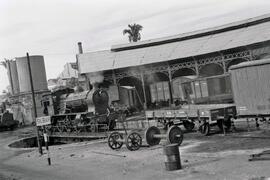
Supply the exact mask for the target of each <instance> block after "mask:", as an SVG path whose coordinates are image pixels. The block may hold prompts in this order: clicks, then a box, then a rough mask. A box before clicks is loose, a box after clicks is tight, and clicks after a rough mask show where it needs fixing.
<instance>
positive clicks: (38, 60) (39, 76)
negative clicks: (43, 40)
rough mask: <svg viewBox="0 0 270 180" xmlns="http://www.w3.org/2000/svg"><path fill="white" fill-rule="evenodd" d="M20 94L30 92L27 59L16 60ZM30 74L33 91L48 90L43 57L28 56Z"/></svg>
mask: <svg viewBox="0 0 270 180" xmlns="http://www.w3.org/2000/svg"><path fill="white" fill-rule="evenodd" d="M16 64H17V72H18V79H19V87H20V92H21V93H24V92H30V91H31V84H30V77H29V69H28V64H27V57H19V58H16ZM30 65H31V73H32V79H33V86H34V90H35V91H40V90H48V84H47V78H46V71H45V64H44V58H43V56H30Z"/></svg>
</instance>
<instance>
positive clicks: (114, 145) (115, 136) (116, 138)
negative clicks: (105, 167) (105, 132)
mask: <svg viewBox="0 0 270 180" xmlns="http://www.w3.org/2000/svg"><path fill="white" fill-rule="evenodd" d="M121 140H123V135H122V134H120V133H119V132H113V133H112V134H111V135H110V136H109V138H108V145H109V146H110V148H111V149H120V148H121V147H122V146H123V142H122V141H121Z"/></svg>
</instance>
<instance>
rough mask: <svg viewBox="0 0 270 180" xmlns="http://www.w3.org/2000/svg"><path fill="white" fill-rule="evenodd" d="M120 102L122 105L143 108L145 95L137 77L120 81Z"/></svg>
mask: <svg viewBox="0 0 270 180" xmlns="http://www.w3.org/2000/svg"><path fill="white" fill-rule="evenodd" d="M118 85H119V86H118V90H119V91H118V92H119V101H120V103H121V104H124V105H127V106H130V107H136V108H139V109H142V108H143V103H144V93H143V88H142V82H141V81H140V80H139V79H137V78H136V77H124V78H122V79H120V80H119V81H118Z"/></svg>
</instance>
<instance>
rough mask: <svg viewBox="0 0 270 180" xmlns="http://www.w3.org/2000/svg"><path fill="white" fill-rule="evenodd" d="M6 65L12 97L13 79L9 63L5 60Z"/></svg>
mask: <svg viewBox="0 0 270 180" xmlns="http://www.w3.org/2000/svg"><path fill="white" fill-rule="evenodd" d="M6 63H7V67H8V71H9V77H10V87H11V93H12V95H14V87H13V78H12V73H11V68H10V61H9V60H6Z"/></svg>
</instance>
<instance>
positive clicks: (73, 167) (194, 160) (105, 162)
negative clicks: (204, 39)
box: [0, 124, 270, 180]
mask: <svg viewBox="0 0 270 180" xmlns="http://www.w3.org/2000/svg"><path fill="white" fill-rule="evenodd" d="M237 128H238V132H233V133H228V134H227V135H226V136H224V135H223V134H222V133H218V129H214V131H213V134H212V135H210V136H202V135H201V134H199V133H197V132H192V133H186V134H185V139H184V142H183V144H182V145H181V146H180V148H179V149H180V152H181V162H182V166H183V169H182V170H177V171H172V172H170V171H166V170H165V168H164V159H165V158H164V155H163V153H162V146H161V145H158V146H154V147H142V148H141V149H140V150H138V151H134V152H131V151H129V150H127V148H126V147H124V146H123V147H122V149H120V150H118V151H113V150H111V149H110V148H109V147H108V146H107V144H106V141H93V142H81V143H74V144H68V145H61V146H53V147H51V148H50V152H51V158H52V165H51V166H48V165H47V155H46V154H45V155H43V156H39V154H38V153H37V150H36V149H32V150H30V151H29V150H28V151H26V150H20V151H18V150H17V149H10V148H8V147H7V146H6V145H7V144H8V143H10V142H11V141H12V140H15V139H17V138H19V137H21V134H22V130H19V131H17V132H15V133H12V134H9V133H6V132H5V133H1V134H0V137H1V139H0V144H1V146H2V147H1V149H0V160H1V162H0V174H4V175H5V177H4V176H3V175H2V176H1V175H0V179H1V178H3V179H5V178H6V179H8V180H9V179H13V178H16V179H25V180H31V179H33V180H36V179H40V180H42V179H46V180H52V179H59V180H69V179H72V180H73V179H98V180H99V179H115V180H116V179H117V180H118V179H155V180H156V179H264V178H267V177H270V171H269V167H270V161H254V162H250V161H248V158H249V155H250V154H253V153H259V152H261V151H262V150H266V149H270V141H269V140H270V136H269V135H270V131H269V129H268V127H267V126H265V127H262V129H261V130H256V128H255V127H251V129H250V131H249V132H248V131H246V127H245V124H239V125H237ZM25 131H26V132H24V134H27V133H28V131H27V130H25ZM30 132H31V131H30ZM30 134H31V133H30ZM7 177H8V178H7Z"/></svg>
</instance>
